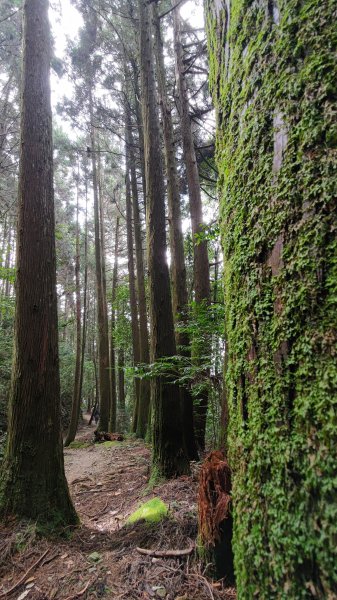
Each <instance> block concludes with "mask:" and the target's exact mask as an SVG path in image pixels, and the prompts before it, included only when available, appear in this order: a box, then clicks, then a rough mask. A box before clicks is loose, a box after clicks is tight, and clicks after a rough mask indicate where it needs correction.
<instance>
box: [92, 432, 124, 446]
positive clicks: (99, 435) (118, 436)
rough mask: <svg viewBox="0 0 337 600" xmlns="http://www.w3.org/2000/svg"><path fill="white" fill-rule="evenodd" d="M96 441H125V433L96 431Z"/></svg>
mask: <svg viewBox="0 0 337 600" xmlns="http://www.w3.org/2000/svg"><path fill="white" fill-rule="evenodd" d="M94 436H95V439H94V442H95V443H96V442H97V443H100V442H123V440H124V435H123V434H122V433H107V432H106V431H98V429H96V430H95V431H94Z"/></svg>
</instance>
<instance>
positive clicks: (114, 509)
mask: <svg viewBox="0 0 337 600" xmlns="http://www.w3.org/2000/svg"><path fill="white" fill-rule="evenodd" d="M93 430H94V427H91V428H88V426H87V425H85V426H83V427H81V429H80V431H79V434H78V436H77V438H76V440H77V444H78V446H79V447H77V448H67V449H65V465H66V473H67V479H68V482H69V486H70V490H71V494H72V497H73V500H74V503H75V506H76V510H77V512H78V514H79V516H80V519H81V526H80V527H79V528H78V530H77V531H75V532H74V533H72V534H71V535H70V536H69V538H68V539H65V540H45V539H41V538H39V537H38V536H37V535H36V533H35V527H34V525H28V526H27V525H23V524H20V525H18V524H13V525H12V527H10V528H5V527H3V526H2V527H0V598H9V599H12V598H13V599H14V598H15V599H16V600H23V599H24V598H27V599H28V600H53V599H55V600H58V599H60V600H62V599H63V600H65V599H66V600H75V599H77V598H83V599H84V600H85V599H87V600H89V599H94V598H114V599H115V600H119V599H120V600H122V599H124V600H133V599H135V600H136V599H137V600H138V599H143V600H148V599H152V598H153V599H158V598H166V599H167V600H178V599H179V600H209V599H214V600H220V599H221V600H231V599H233V598H235V592H234V590H233V589H232V588H225V587H224V584H223V582H213V581H212V580H211V579H209V578H208V577H206V575H205V568H204V565H203V564H202V563H201V562H200V560H199V558H198V556H197V554H196V552H193V553H192V554H191V555H190V556H187V557H179V558H167V557H165V558H155V557H151V556H143V555H141V554H139V553H138V551H137V549H136V548H137V547H142V548H150V549H151V550H154V549H155V550H158V549H160V550H171V549H179V550H181V549H184V548H188V547H190V546H191V545H192V544H193V543H195V542H196V534H197V512H196V498H197V476H196V474H195V475H193V474H192V476H191V477H186V476H185V477H180V478H179V479H177V480H174V481H167V482H163V483H161V484H158V485H157V486H155V487H153V488H152V489H151V488H150V486H149V475H150V462H149V461H150V450H149V448H147V447H146V445H144V444H143V443H142V442H139V441H136V440H130V439H128V440H126V441H124V442H121V443H119V442H108V443H105V444H92V443H91V441H92V437H93ZM157 496H159V497H160V498H161V499H162V500H163V501H164V502H166V503H167V504H168V506H169V516H168V517H167V518H165V519H164V520H163V521H161V522H160V523H159V524H158V523H157V524H148V523H145V522H138V523H136V524H134V525H127V524H126V520H127V518H128V516H129V515H130V514H131V513H132V512H133V511H134V510H135V509H136V508H137V507H138V506H139V504H140V503H143V502H145V501H147V500H149V499H150V498H153V497H157ZM37 561H39V562H38V564H36V563H37ZM20 582H22V583H21V584H20ZM18 584H20V585H18ZM10 590H12V591H10Z"/></svg>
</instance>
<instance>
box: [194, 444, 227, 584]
mask: <svg viewBox="0 0 337 600" xmlns="http://www.w3.org/2000/svg"><path fill="white" fill-rule="evenodd" d="M198 522H199V536H200V540H201V543H202V545H203V548H204V550H205V551H206V554H207V555H208V557H209V559H210V561H211V562H212V563H213V564H214V565H215V575H216V577H217V578H218V579H221V578H225V580H226V582H227V583H233V582H234V566H233V551H232V533H233V519H232V514H231V470H230V467H229V465H228V463H227V461H226V459H225V456H224V454H223V452H220V451H218V450H217V451H214V452H211V453H210V454H208V456H207V457H206V459H205V461H204V463H203V465H202V468H201V472H200V480H199V495H198Z"/></svg>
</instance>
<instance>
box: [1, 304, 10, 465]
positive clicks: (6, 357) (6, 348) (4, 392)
mask: <svg viewBox="0 0 337 600" xmlns="http://www.w3.org/2000/svg"><path fill="white" fill-rule="evenodd" d="M4 300H8V299H7V298H6V299H4V298H3V299H2V302H1V307H2V308H4V304H5V302H4ZM6 304H7V305H8V307H9V309H10V310H12V304H13V303H12V302H11V305H10V306H9V303H8V302H7V303H6ZM4 314H5V313H4ZM12 324H13V318H12V317H10V316H7V317H5V316H4V318H3V321H2V325H1V326H0V436H1V434H3V433H4V432H5V431H6V429H7V407H8V400H9V393H10V383H11V372H12V355H13V331H12ZM7 325H9V327H7ZM1 447H3V444H2V443H1V441H0V448H1ZM1 453H2V451H1V449H0V460H1Z"/></svg>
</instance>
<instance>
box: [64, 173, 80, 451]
mask: <svg viewBox="0 0 337 600" xmlns="http://www.w3.org/2000/svg"><path fill="white" fill-rule="evenodd" d="M78 187H79V173H77V205H76V258H75V290H76V315H75V316H76V363H75V376H74V391H73V401H72V407H71V416H70V423H69V429H68V433H67V436H66V439H65V441H64V445H65V446H69V444H70V443H71V442H73V441H74V439H75V436H76V431H77V427H78V419H79V416H80V409H81V394H80V387H81V386H80V375H81V287H80V232H79V222H78V213H79V202H78V195H79V189H78Z"/></svg>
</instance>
